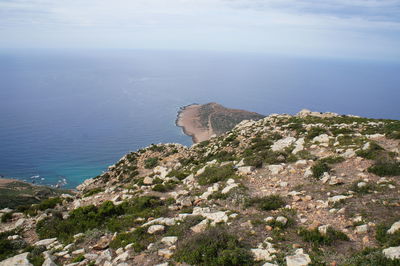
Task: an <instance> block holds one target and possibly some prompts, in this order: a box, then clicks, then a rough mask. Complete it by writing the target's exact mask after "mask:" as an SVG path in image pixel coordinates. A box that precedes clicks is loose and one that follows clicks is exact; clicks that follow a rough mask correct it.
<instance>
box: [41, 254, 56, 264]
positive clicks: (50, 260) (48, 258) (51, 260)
mask: <svg viewBox="0 0 400 266" xmlns="http://www.w3.org/2000/svg"><path fill="white" fill-rule="evenodd" d="M42 266H57V264H56V263H55V262H54V261H53V258H52V256H48V257H47V258H45V260H44V262H43V264H42Z"/></svg>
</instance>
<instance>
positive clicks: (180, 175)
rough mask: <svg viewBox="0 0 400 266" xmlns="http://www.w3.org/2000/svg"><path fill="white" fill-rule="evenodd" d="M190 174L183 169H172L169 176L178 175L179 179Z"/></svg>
mask: <svg viewBox="0 0 400 266" xmlns="http://www.w3.org/2000/svg"><path fill="white" fill-rule="evenodd" d="M188 175H190V173H189V172H186V171H183V170H175V169H174V170H171V171H170V172H169V173H168V174H167V177H176V178H178V179H179V180H183V179H185V178H186V177H187V176H188Z"/></svg>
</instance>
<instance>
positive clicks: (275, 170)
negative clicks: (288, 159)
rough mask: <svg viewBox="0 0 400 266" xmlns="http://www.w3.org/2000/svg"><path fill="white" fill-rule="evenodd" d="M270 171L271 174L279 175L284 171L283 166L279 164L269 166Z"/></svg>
mask: <svg viewBox="0 0 400 266" xmlns="http://www.w3.org/2000/svg"><path fill="white" fill-rule="evenodd" d="M268 170H269V171H271V174H273V175H277V174H279V172H281V171H282V170H283V166H282V165H279V164H272V165H268Z"/></svg>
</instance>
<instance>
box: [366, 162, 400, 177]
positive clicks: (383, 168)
mask: <svg viewBox="0 0 400 266" xmlns="http://www.w3.org/2000/svg"><path fill="white" fill-rule="evenodd" d="M368 172H370V173H372V174H375V175H378V176H398V175H400V163H378V164H375V165H373V166H371V167H369V168H368Z"/></svg>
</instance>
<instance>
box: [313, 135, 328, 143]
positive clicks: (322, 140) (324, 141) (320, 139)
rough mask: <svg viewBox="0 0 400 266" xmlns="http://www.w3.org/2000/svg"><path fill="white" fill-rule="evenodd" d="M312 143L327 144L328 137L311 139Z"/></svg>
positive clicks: (320, 136) (322, 136) (321, 136)
mask: <svg viewBox="0 0 400 266" xmlns="http://www.w3.org/2000/svg"><path fill="white" fill-rule="evenodd" d="M313 142H319V143H321V144H322V143H329V136H328V135H327V134H321V135H319V136H316V137H315V138H313Z"/></svg>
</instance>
